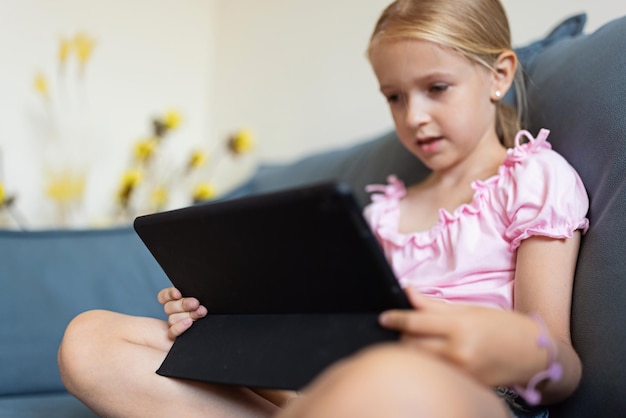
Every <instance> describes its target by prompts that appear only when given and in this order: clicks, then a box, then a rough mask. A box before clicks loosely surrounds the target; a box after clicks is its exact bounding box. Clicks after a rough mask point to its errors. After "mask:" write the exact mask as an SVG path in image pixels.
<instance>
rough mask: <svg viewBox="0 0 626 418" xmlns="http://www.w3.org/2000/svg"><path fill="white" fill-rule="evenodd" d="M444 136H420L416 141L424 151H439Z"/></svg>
mask: <svg viewBox="0 0 626 418" xmlns="http://www.w3.org/2000/svg"><path fill="white" fill-rule="evenodd" d="M442 139H443V138H442V137H440V136H437V137H428V138H419V139H418V140H417V141H416V144H417V146H418V147H419V149H420V150H421V151H422V152H424V153H432V152H435V151H437V149H438V148H439V144H440V143H441V140H442Z"/></svg>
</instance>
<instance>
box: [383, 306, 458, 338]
mask: <svg viewBox="0 0 626 418" xmlns="http://www.w3.org/2000/svg"><path fill="white" fill-rule="evenodd" d="M453 318H454V317H453V316H451V315H441V314H438V313H435V314H431V313H427V312H421V311H419V310H415V311H405V310H392V311H386V312H383V313H382V314H381V315H380V317H379V322H380V324H381V325H382V326H383V327H384V328H387V329H391V330H394V331H399V332H401V333H402V334H408V335H410V336H421V337H439V338H446V337H448V336H449V334H450V327H451V323H450V321H451V320H453Z"/></svg>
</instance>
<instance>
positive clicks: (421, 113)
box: [406, 97, 430, 128]
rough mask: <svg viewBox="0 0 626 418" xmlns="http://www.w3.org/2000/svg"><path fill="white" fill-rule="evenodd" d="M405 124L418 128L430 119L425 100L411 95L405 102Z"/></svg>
mask: <svg viewBox="0 0 626 418" xmlns="http://www.w3.org/2000/svg"><path fill="white" fill-rule="evenodd" d="M406 106H407V109H406V124H407V126H409V127H411V128H418V127H420V126H421V125H423V124H425V123H427V122H429V121H430V112H429V110H428V105H427V104H426V102H425V100H423V99H422V98H419V97H411V98H410V100H409V101H408V102H407V103H406Z"/></svg>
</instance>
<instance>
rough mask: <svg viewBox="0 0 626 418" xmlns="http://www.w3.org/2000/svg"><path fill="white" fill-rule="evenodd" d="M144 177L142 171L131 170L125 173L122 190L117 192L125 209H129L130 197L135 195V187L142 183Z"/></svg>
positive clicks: (121, 185) (121, 183)
mask: <svg viewBox="0 0 626 418" xmlns="http://www.w3.org/2000/svg"><path fill="white" fill-rule="evenodd" d="M142 177H143V175H142V173H141V171H140V170H136V169H131V170H127V171H126V172H124V174H123V175H122V181H121V182H120V188H119V189H118V191H117V199H118V200H119V202H120V204H121V205H122V206H123V207H127V206H128V203H129V201H130V196H131V195H132V194H133V190H135V187H137V185H138V184H139V183H140V182H141V179H142Z"/></svg>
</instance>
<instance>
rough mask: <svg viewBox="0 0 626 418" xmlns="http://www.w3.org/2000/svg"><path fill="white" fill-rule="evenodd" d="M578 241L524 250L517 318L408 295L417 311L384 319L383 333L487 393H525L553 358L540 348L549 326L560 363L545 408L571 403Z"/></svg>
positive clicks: (532, 244)
mask: <svg viewBox="0 0 626 418" xmlns="http://www.w3.org/2000/svg"><path fill="white" fill-rule="evenodd" d="M579 243H580V233H579V232H577V233H575V234H574V237H573V238H570V239H567V240H555V239H549V238H541V237H533V238H528V239H526V240H525V241H523V243H522V244H521V246H520V248H519V250H518V258H517V269H516V281H515V283H516V285H515V295H514V297H515V309H516V310H515V311H503V310H499V309H493V308H484V307H478V306H470V305H464V304H455V303H447V302H443V301H440V300H433V299H430V298H428V297H425V296H423V295H420V294H419V292H418V291H416V290H415V289H410V288H409V289H407V293H408V295H409V297H410V299H411V302H412V303H413V305H414V307H415V310H393V311H388V312H385V313H383V314H382V315H381V318H380V322H381V324H382V325H383V326H384V327H387V328H389V329H393V330H397V331H399V332H401V333H402V342H403V343H404V344H408V345H410V346H412V347H415V349H418V350H423V351H426V352H429V353H431V354H433V355H435V356H437V357H439V358H442V359H444V360H446V361H448V362H450V363H453V364H455V365H457V366H458V367H460V368H461V369H463V370H465V371H466V372H467V373H469V374H471V375H472V376H474V377H475V378H476V379H477V380H478V381H480V382H482V383H483V384H485V385H487V386H492V387H493V386H513V385H519V386H526V385H527V383H528V381H529V380H530V379H531V378H532V377H533V376H534V375H535V374H537V373H538V372H541V371H543V370H545V368H546V367H547V366H548V361H549V352H548V350H547V349H546V348H542V347H540V346H539V345H538V343H537V340H538V337H539V335H540V330H541V328H540V326H539V325H538V324H537V323H536V322H535V320H534V319H532V318H531V317H530V316H529V315H528V314H530V313H534V314H538V315H539V316H541V317H542V318H543V321H544V322H545V324H546V326H547V328H548V330H549V337H550V340H551V341H553V342H554V344H555V345H556V352H557V361H558V362H559V363H561V365H562V366H563V369H564V375H563V377H562V378H561V379H560V380H559V381H556V382H550V383H548V384H542V385H539V387H538V389H539V390H541V392H542V399H541V401H542V403H552V402H557V401H559V400H561V399H564V398H566V397H567V396H569V395H570V394H571V393H572V391H573V390H574V389H575V388H576V386H577V385H578V382H579V380H580V375H581V366H580V360H579V359H578V356H577V354H576V353H575V351H574V349H573V348H572V345H571V340H570V333H569V318H570V306H571V296H572V284H573V278H574V268H575V264H576V258H577V254H578V247H579Z"/></svg>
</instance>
